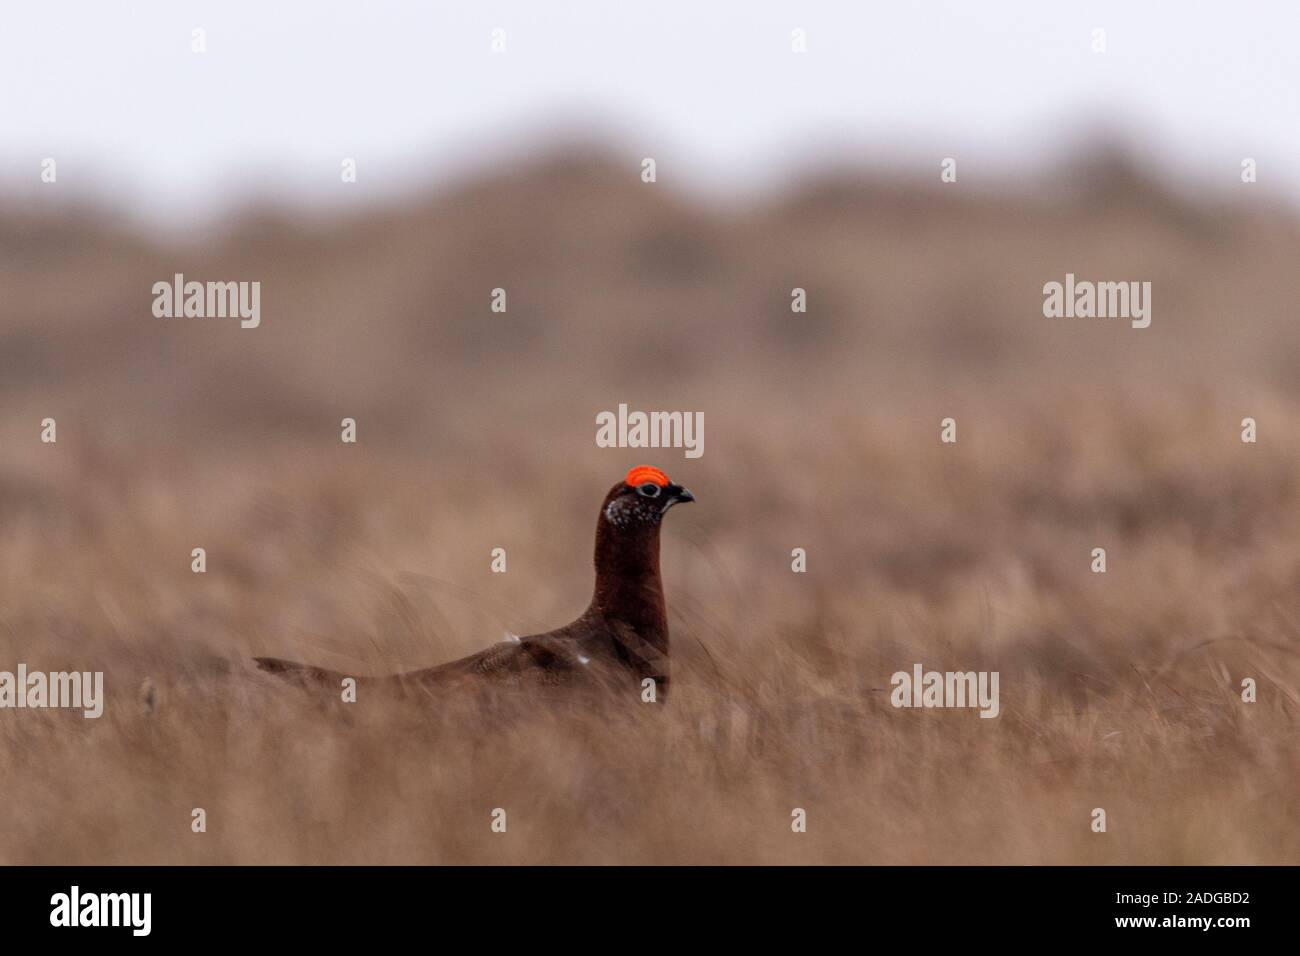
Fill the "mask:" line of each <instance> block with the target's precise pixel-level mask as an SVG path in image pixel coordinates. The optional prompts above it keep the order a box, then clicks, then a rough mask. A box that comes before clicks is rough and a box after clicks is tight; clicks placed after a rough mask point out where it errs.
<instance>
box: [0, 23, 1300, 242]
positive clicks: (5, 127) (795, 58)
mask: <svg viewBox="0 0 1300 956" xmlns="http://www.w3.org/2000/svg"><path fill="white" fill-rule="evenodd" d="M195 28H202V29H203V30H205V31H206V42H207V52H206V53H204V54H196V53H193V52H192V51H191V42H192V40H191V36H192V34H191V31H192V30H194V29H195ZM494 28H500V29H502V30H504V31H505V39H506V52H505V53H504V54H493V53H492V52H491V50H490V45H491V39H492V36H491V34H492V30H493V29H494ZM795 28H802V29H804V30H806V31H807V37H808V41H807V42H808V52H807V53H806V54H803V55H795V54H793V53H792V52H791V31H792V30H793V29H795ZM1094 28H1101V29H1104V30H1105V38H1106V52H1105V53H1104V54H1100V55H1099V54H1095V53H1093V52H1092V49H1091V44H1092V31H1093V30H1094ZM1298 51H1300V9H1298V8H1297V7H1296V6H1295V5H1294V3H1293V2H1290V0H1271V2H1250V0H1236V2H1232V3H1228V2H1221V3H1208V2H1186V0H1179V2H1163V3H1162V2H1151V0H1147V2H1142V0H1126V2H1092V3H1083V2H1054V0H1053V2H1046V0H980V2H969V3H957V2H952V3H940V2H907V0H894V2H851V0H841V2H838V3H828V2H807V0H805V2H761V0H748V2H707V0H686V2H679V0H654V2H648V3H642V4H633V3H631V2H623V0H620V2H614V0H568V2H565V0H528V2H525V0H511V2H485V0H468V2H463V3H452V2H438V0H357V2H337V0H313V2H306V0H282V2H277V3H271V2H265V0H262V2H257V0H216V2H197V0H196V2H184V0H148V2H134V3H132V2H118V0H85V2H67V3H58V2H52V0H51V2H43V3H18V2H14V0H11V2H7V3H5V4H4V8H3V12H2V13H0V188H3V189H4V191H5V192H6V193H10V194H14V193H17V194H19V195H23V196H34V197H36V198H37V199H39V197H40V196H41V195H42V194H41V193H40V192H39V190H40V189H41V188H42V185H41V184H40V181H39V175H40V162H41V160H42V159H43V158H45V157H53V158H55V159H56V161H57V163H58V177H59V182H58V187H66V188H67V190H68V191H69V193H70V194H76V193H78V192H81V191H91V192H99V193H101V194H105V195H108V196H110V197H111V198H112V200H113V201H114V202H115V203H117V204H118V205H120V206H122V207H124V208H127V209H131V210H134V211H137V212H139V213H141V214H142V215H144V216H147V217H159V216H161V217H166V216H168V215H172V214H176V213H179V214H182V215H192V214H195V213H202V212H206V211H216V210H220V209H222V208H224V207H226V206H228V205H229V204H230V203H231V202H232V201H235V200H238V199H239V198H240V197H242V196H246V195H249V194H257V193H260V194H270V195H274V196H279V197H287V198H291V199H296V200H302V201H307V202H316V201H321V200H326V201H328V200H335V201H355V200H356V199H364V198H365V197H373V196H374V195H377V194H383V193H388V192H392V191H399V190H401V189H402V188H403V187H405V186H408V185H409V184H410V183H411V182H412V181H413V180H417V179H419V180H430V181H435V182H436V181H439V180H441V179H445V178H446V177H448V176H454V175H456V174H457V173H458V172H460V171H462V170H464V169H465V168H467V167H472V166H473V165H475V164H476V163H479V162H482V161H484V160H493V161H504V160H508V159H509V158H511V157H512V156H516V155H518V153H519V152H520V150H521V149H523V148H526V147H527V146H528V145H529V144H532V143H536V142H539V141H544V140H545V139H546V137H547V136H548V135H551V134H552V133H553V131H554V130H555V129H556V128H557V127H562V126H564V125H573V124H579V125H581V124H590V125H591V126H593V127H594V128H596V129H598V130H600V131H601V132H602V134H603V135H606V136H608V137H609V139H610V141H611V143H612V144H614V145H615V146H617V147H618V148H620V149H623V150H625V151H626V152H627V153H628V154H629V155H634V156H641V155H646V156H654V157H656V159H657V161H658V163H659V179H660V182H664V181H669V182H672V181H675V180H680V181H682V182H686V183H689V184H691V185H692V186H694V187H696V188H702V189H706V190H712V191H716V192H718V193H720V194H724V193H726V192H728V191H731V192H734V191H736V190H742V191H743V190H746V189H749V188H754V187H762V186H764V185H767V184H769V183H771V182H772V181H773V180H780V179H781V178H783V177H787V176H789V175H790V174H791V173H792V172H793V171H794V170H796V169H797V168H798V167H800V166H803V165H806V164H809V163H815V162H818V161H822V160H824V159H825V158H826V157H827V156H828V155H831V154H834V155H838V156H842V157H845V158H847V159H849V160H856V159H861V160H862V161H863V162H865V163H875V164H879V163H886V164H888V163H890V162H899V161H902V160H903V157H906V161H908V162H913V161H914V162H925V163H931V162H933V163H934V164H935V168H936V170H937V163H938V161H939V159H941V158H942V157H944V156H953V157H956V158H957V159H958V163H959V170H960V172H961V174H962V175H963V176H964V177H975V178H976V179H978V178H979V177H980V176H982V175H993V174H995V173H996V174H1001V175H1005V174H1006V173H1007V172H1008V171H1012V172H1014V171H1016V170H1018V169H1020V168H1032V167H1033V166H1034V165H1035V164H1037V163H1039V162H1042V161H1043V160H1044V159H1045V158H1054V157H1059V156H1062V155H1063V154H1066V153H1068V151H1069V150H1070V148H1071V145H1072V143H1073V142H1075V141H1076V139H1077V137H1078V136H1081V135H1083V134H1084V132H1085V131H1086V130H1087V129H1088V128H1090V127H1091V125H1092V123H1094V122H1103V123H1108V124H1110V125H1112V126H1114V127H1116V128H1118V129H1121V130H1124V131H1126V132H1127V134H1128V135H1129V136H1130V137H1131V138H1132V139H1134V140H1135V141H1137V142H1138V143H1140V144H1144V147H1145V151H1147V153H1148V155H1149V156H1150V157H1151V159H1152V160H1153V161H1155V162H1158V163H1167V164H1170V166H1171V168H1172V167H1178V168H1180V169H1184V170H1187V171H1190V172H1192V173H1194V174H1196V175H1199V176H1204V177H1207V178H1208V179H1209V180H1211V181H1214V180H1218V179H1220V178H1222V179H1223V181H1224V184H1225V187H1230V186H1231V184H1232V183H1233V182H1234V181H1235V177H1236V176H1237V175H1238V171H1239V168H1240V162H1241V159H1242V158H1243V157H1246V156H1251V157H1254V158H1255V159H1256V160H1257V161H1258V163H1259V176H1260V186H1261V187H1262V188H1270V189H1272V188H1276V189H1282V190H1284V191H1285V192H1286V193H1287V194H1288V195H1289V196H1290V197H1291V198H1292V199H1296V198H1298V197H1300V99H1298V93H1297V90H1298V74H1300V52H1298ZM343 157H355V158H356V159H357V163H358V171H359V180H360V181H359V182H358V184H356V187H353V188H352V191H351V192H350V193H348V192H345V191H344V189H343V188H342V187H341V184H340V180H339V170H340V163H341V161H342V159H343ZM936 175H937V172H936Z"/></svg>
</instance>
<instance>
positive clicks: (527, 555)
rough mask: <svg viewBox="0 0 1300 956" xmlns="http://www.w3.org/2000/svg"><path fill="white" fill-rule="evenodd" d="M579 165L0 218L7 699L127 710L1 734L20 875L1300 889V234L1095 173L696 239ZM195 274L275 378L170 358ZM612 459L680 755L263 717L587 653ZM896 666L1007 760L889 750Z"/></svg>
mask: <svg viewBox="0 0 1300 956" xmlns="http://www.w3.org/2000/svg"><path fill="white" fill-rule="evenodd" d="M589 156H590V154H589V153H586V152H575V153H562V154H557V155H555V156H553V157H551V158H549V159H544V160H540V161H538V160H530V161H529V162H526V163H516V164H512V165H510V166H509V167H508V168H506V170H505V171H501V172H495V173H485V174H484V175H483V176H482V177H481V178H479V179H476V180H473V181H468V182H463V183H461V184H459V185H457V186H454V187H451V188H449V189H447V190H445V191H442V192H439V193H438V194H436V195H433V196H431V197H430V198H427V199H425V200H422V201H411V202H408V203H405V204H403V205H402V206H400V207H393V208H384V209H380V208H376V209H372V210H371V211H369V212H367V213H366V214H364V215H353V216H351V217H349V218H346V219H342V220H337V221H335V220H322V219H320V218H317V219H314V220H310V221H309V220H305V219H304V220H299V219H296V218H295V217H294V216H292V215H290V214H288V213H284V212H274V211H260V212H256V213H250V214H248V215H245V216H243V217H240V218H238V219H236V220H234V221H233V222H232V223H231V224H230V225H229V226H228V227H227V228H226V229H225V230H224V231H223V232H222V233H221V234H220V235H214V234H211V233H202V234H197V235H192V236H187V237H185V238H181V239H162V238H154V239H149V238H145V237H144V236H143V234H142V233H141V232H138V231H134V230H132V229H131V228H129V227H127V226H125V225H119V224H116V223H114V222H111V221H105V220H103V219H99V218H94V217H91V216H90V215H89V214H88V213H83V212H76V211H64V212H63V213H60V214H58V215H57V216H53V215H47V216H42V217H38V216H37V215H36V213H35V212H33V211H32V210H30V209H28V210H22V209H15V208H12V207H8V208H6V207H3V206H0V288H2V289H3V295H2V296H0V449H3V454H2V455H0V669H9V670H12V669H13V668H14V667H16V665H17V663H18V662H19V661H23V662H26V663H27V664H28V666H29V667H31V668H33V669H44V670H57V669H65V668H76V669H86V670H103V671H105V672H106V678H105V681H106V687H107V693H108V702H107V707H106V713H105V716H104V717H103V718H102V719H100V720H98V721H95V720H85V719H82V718H81V717H80V716H79V715H78V714H73V713H67V712H49V711H44V712H34V711H13V710H6V711H0V781H3V783H2V784H0V787H2V793H3V801H4V812H3V814H0V863H7V864H17V863H54V862H59V863H342V862H362V863H507V862H508V863H521V862H529V863H558V862H572V863H606V862H613V863H779V862H790V863H817V862H821V863H852V862H867V863H983V862H997V863H1088V864H1101V863H1174V864H1183V863H1266V862H1269V863H1298V862H1300V824H1298V821H1300V792H1298V789H1297V788H1298V786H1300V733H1298V732H1300V479H1298V478H1297V461H1298V460H1300V455H1298V453H1300V427H1297V423H1298V422H1300V375H1297V370H1298V369H1300V323H1298V322H1297V311H1296V309H1297V306H1296V303H1297V302H1300V272H1297V270H1296V269H1295V263H1296V262H1297V261H1300V229H1297V220H1296V218H1295V216H1294V215H1293V214H1292V213H1291V212H1289V211H1285V210H1280V209H1279V208H1278V207H1277V206H1276V205H1270V204H1269V203H1268V202H1267V201H1265V200H1264V199H1256V198H1255V197H1256V195H1261V194H1256V193H1254V192H1253V191H1252V190H1253V189H1254V188H1255V187H1243V186H1237V187H1236V188H1237V191H1225V192H1224V193H1222V194H1220V195H1217V196H1213V197H1210V198H1205V197H1200V198H1197V199H1195V200H1189V199H1185V198H1181V197H1178V196H1173V195H1171V194H1169V193H1167V192H1166V191H1164V190H1163V189H1162V188H1161V187H1160V186H1159V185H1157V184H1155V183H1153V182H1152V181H1150V180H1149V179H1147V178H1146V177H1144V176H1143V175H1141V174H1140V173H1139V172H1136V171H1134V170H1133V169H1132V168H1131V167H1130V166H1129V165H1128V164H1126V163H1125V162H1124V161H1123V160H1122V159H1119V158H1116V157H1114V156H1103V157H1101V158H1100V159H1099V160H1097V161H1094V162H1092V163H1090V164H1085V165H1084V166H1082V167H1080V168H1079V169H1076V170H1072V171H1070V173H1069V174H1068V175H1067V176H1065V177H1064V178H1063V181H1062V182H1057V183H1042V184H1039V185H1037V186H1035V187H1034V188H1032V189H1031V188H1027V187H1023V186H1017V187H1010V186H1008V187H1006V188H1003V189H993V188H989V189H985V190H981V189H978V188H976V187H974V186H966V185H963V186H962V187H961V188H960V189H958V188H957V187H950V186H943V185H941V184H940V183H939V182H938V177H937V174H936V176H935V177H934V182H933V183H931V182H929V181H926V182H908V181H902V180H898V179H896V178H890V177H886V176H883V175H878V174H874V173H873V174H860V175H849V174H845V175H829V174H828V175H827V176H825V177H824V178H822V179H820V180H818V181H816V182H814V183H811V184H805V185H803V186H801V187H798V188H797V189H795V190H793V191H791V192H789V193H786V194H782V195H778V196H774V197H769V198H767V199H765V200H763V201H761V202H758V203H754V204H752V205H748V206H745V207H727V208H715V207H712V206H710V205H708V204H707V203H705V202H703V201H701V200H699V199H697V198H696V197H691V196H686V195H682V194H675V193H674V192H672V190H671V189H670V188H669V187H667V186H665V185H663V184H660V185H656V186H646V185H643V184H641V183H640V182H639V181H638V180H637V175H636V173H637V169H638V167H637V165H636V163H635V162H634V161H632V160H630V159H626V158H623V157H618V158H610V157H607V156H605V157H601V158H598V159H591V158H589ZM174 272H184V273H185V274H186V276H187V277H191V278H194V279H199V280H205V279H239V280H259V281H261V282H262V285H263V296H262V309H263V319H262V326H261V328H260V329H257V330H241V329H240V328H238V325H237V323H235V322H232V321H229V320H227V321H224V322H223V321H221V320H216V321H209V320H197V319H193V320H183V319H175V320H159V319H154V318H153V317H152V316H151V315H150V303H151V296H150V286H151V284H152V283H153V282H155V281H157V280H160V279H168V278H170V276H171V275H172V274H173V273H174ZM1066 272H1074V273H1075V274H1076V275H1078V276H1080V277H1082V278H1092V279H1108V280H1129V279H1132V280H1150V281H1151V282H1152V283H1153V286H1154V289H1153V305H1154V319H1153V322H1152V326H1151V328H1150V329H1147V330H1133V329H1130V328H1129V327H1128V325H1127V323H1126V322H1123V321H1109V322H1108V321H1105V320H1048V319H1044V318H1043V316H1042V311H1041V310H1042V293H1041V288H1042V285H1043V283H1045V282H1048V281H1052V280H1057V281H1060V280H1061V279H1062V278H1063V277H1064V275H1065V273H1066ZM497 286H503V287H505V288H506V289H507V291H508V295H509V311H508V313H507V314H505V315H494V314H492V313H491V312H489V310H488V305H489V296H490V292H491V290H492V289H493V288H494V287H497ZM794 286H801V287H804V288H806V289H808V294H809V303H810V312H809V314H807V315H793V314H791V313H790V311H789V300H790V290H791V288H792V287H794ZM620 401H626V402H628V403H629V404H631V405H632V406H633V407H637V408H643V409H655V408H665V409H689V410H699V411H703V412H704V413H705V417H706V421H707V430H706V446H705V447H706V454H705V455H704V457H703V458H702V459H699V460H698V461H687V460H685V459H684V458H683V456H682V453H681V452H680V451H662V452H658V453H644V452H640V451H627V452H622V451H610V450H601V449H597V448H596V447H595V442H594V434H595V415H596V413H597V412H598V411H601V410H603V409H613V408H615V407H616V406H617V403H618V402H620ZM1247 415H1249V416H1253V417H1254V418H1256V419H1257V420H1258V422H1259V435H1260V438H1259V442H1258V444H1255V445H1245V444H1242V443H1241V441H1240V440H1239V430H1240V425H1239V423H1240V420H1241V419H1242V418H1243V417H1245V416H1247ZM46 416H53V417H55V418H56V419H57V420H58V439H59V440H58V443H57V444H56V445H43V444H41V443H40V442H39V440H38V436H39V423H40V420H41V419H42V418H44V417H46ZM344 416H352V417H355V418H356V419H357V421H358V432H359V436H360V441H359V444H357V445H355V446H348V445H344V444H342V443H340V441H339V420H340V419H341V418H342V417H344ZM945 416H952V417H954V418H956V419H957V422H958V436H959V441H958V443H957V444H956V445H955V446H944V445H941V444H940V443H939V440H938V435H939V421H940V419H941V418H943V417H945ZM641 461H647V462H649V463H651V464H655V465H658V466H660V467H662V468H664V469H665V470H666V471H667V472H668V473H669V474H670V475H671V476H672V477H673V478H674V479H675V480H677V481H679V482H681V483H682V484H685V485H686V486H688V487H689V488H690V489H691V490H692V491H693V492H694V493H695V495H696V498H697V499H698V501H697V503H696V504H693V505H690V506H689V507H687V508H681V509H677V510H674V512H673V513H672V514H671V515H670V516H669V517H668V520H667V521H666V523H665V527H664V530H663V555H662V564H663V572H664V580H665V586H666V589H667V599H668V609H669V621H670V625H671V629H672V642H673V686H672V693H671V695H670V699H669V701H668V703H667V704H666V705H665V706H661V707H660V706H656V707H650V706H644V707H636V708H631V709H630V710H627V709H624V710H617V711H615V712H612V713H604V712H597V711H594V710H592V709H590V708H584V707H581V706H569V707H565V706H560V707H548V708H545V709H536V710H529V709H527V708H511V709H510V710H508V711H506V710H484V709H483V708H482V707H480V706H478V705H477V704H475V703H474V702H472V701H470V700H468V699H462V698H460V697H455V696H453V697H449V699H447V700H445V701H438V702H437V703H436V704H428V705H423V704H416V705H412V704H409V703H408V704H388V703H386V702H385V701H384V700H382V699H380V697H379V696H378V695H369V696H367V695H366V692H365V688H363V690H362V697H361V699H360V701H359V702H358V703H357V704H355V705H351V706H347V707H345V706H344V705H342V704H337V705H333V704H328V703H322V702H320V701H319V700H317V699H314V698H312V697H310V696H309V695H308V694H305V693H303V692H302V691H299V690H296V689H294V688H290V687H286V686H285V685H283V684H282V683H280V682H278V681H276V680H274V679H273V678H271V677H268V676H266V675H263V674H260V673H257V672H256V670H255V669H254V667H253V666H252V664H251V658H252V657H253V656H255V655H275V656H281V657H288V658H292V659H296V660H309V661H312V662H315V663H319V664H322V665H324V666H329V667H333V668H337V669H340V670H345V671H355V672H356V673H358V674H362V673H364V674H377V673H386V672H393V671H398V670H408V669H413V668H418V667H422V666H427V665H429V664H434V663H438V662H440V661H444V660H449V659H451V658H453V657H456V656H460V655H464V654H468V653H470V652H472V651H475V650H477V649H479V648H482V647H485V646H487V645H488V644H490V643H492V642H493V641H496V640H499V639H500V638H501V636H502V634H503V632H505V631H512V632H515V633H527V632H529V631H538V630H546V629H549V628H551V627H554V626H556V625H559V624H563V623H565V622H567V621H569V620H571V619H572V618H573V617H574V616H575V615H576V614H577V613H578V612H579V611H581V609H582V608H583V607H584V606H585V604H586V602H587V600H588V598H589V596H590V588H591V537H592V531H593V526H594V521H595V512H596V508H597V506H598V504H599V501H600V498H601V495H602V494H603V493H604V492H605V490H606V489H607V488H608V487H609V486H610V484H611V482H612V481H614V480H616V479H617V478H618V477H619V476H620V475H621V474H622V473H623V472H624V471H625V470H626V469H627V468H628V467H629V466H630V465H632V464H637V463H639V462H641ZM199 546H201V547H204V548H206V549H207V554H208V568H209V570H208V572H207V573H206V574H204V575H196V574H193V573H191V571H190V569H189V566H190V557H189V555H190V551H191V549H192V548H194V547H199ZM1099 546H1100V547H1105V548H1106V549H1107V553H1108V564H1109V571H1108V573H1106V574H1104V575H1094V574H1092V573H1090V571H1089V552H1090V551H1091V549H1092V548H1093V547H1099ZM494 547H503V548H505V549H506V550H507V553H508V561H509V571H508V573H506V574H492V573H491V572H490V570H489V562H490V552H491V549H492V548H494ZM794 547H803V548H806V549H807V552H808V572H807V573H806V574H802V575H800V574H793V573H791V570H790V550H791V549H792V548H794ZM914 662H920V663H922V664H924V665H925V666H926V667H928V668H934V669H939V670H957V669H961V670H965V669H990V670H998V671H1000V672H1001V695H1002V700H1001V704H1002V715H1001V716H1000V717H999V718H998V719H996V720H981V719H979V718H978V717H977V715H976V713H975V712H974V711H919V710H895V709H894V708H892V707H891V706H889V701H888V690H889V685H888V681H889V675H890V674H891V673H892V672H894V671H896V670H900V669H908V668H910V667H911V665H912V664H913V663H914ZM1244 677H1253V678H1255V679H1256V680H1257V681H1258V685H1259V702H1258V703H1255V704H1251V705H1248V704H1243V703H1242V702H1241V701H1240V696H1239V695H1240V686H1239V685H1240V682H1241V680H1242V678H1244ZM146 678H151V679H152V681H153V682H154V684H155V685H156V707H155V708H154V710H153V712H152V714H149V713H147V710H148V708H147V707H146V706H145V703H144V697H145V693H144V692H142V690H141V685H142V683H143V682H144V681H145V679H146ZM195 807H203V808H204V809H205V810H206V811H207V819H208V832H207V833H204V834H194V833H192V832H191V831H190V819H191V817H190V813H191V810H192V809H193V808H195ZM496 807H502V808H505V809H506V811H507V813H508V821H509V828H508V832H507V833H506V834H493V833H491V832H490V830H489V823H490V814H491V811H492V810H493V808H496ZM794 807H803V808H805V809H806V810H807V812H808V832H807V833H806V834H802V835H797V834H794V833H792V832H791V831H790V812H791V809H792V808H794ZM1094 807H1104V808H1105V809H1106V811H1107V813H1108V816H1109V832H1108V833H1106V834H1104V835H1098V834H1093V833H1092V832H1090V829H1089V822H1090V816H1089V814H1090V811H1091V810H1092V808H1094Z"/></svg>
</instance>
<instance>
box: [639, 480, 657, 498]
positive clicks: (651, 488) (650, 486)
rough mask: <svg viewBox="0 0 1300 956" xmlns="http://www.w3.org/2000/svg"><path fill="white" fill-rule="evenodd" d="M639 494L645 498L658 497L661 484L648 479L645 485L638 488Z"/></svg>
mask: <svg viewBox="0 0 1300 956" xmlns="http://www.w3.org/2000/svg"><path fill="white" fill-rule="evenodd" d="M637 494H639V495H641V496H642V497H645V498H658V497H659V486H658V485H656V484H655V483H654V482H653V481H647V482H646V483H645V484H644V485H641V486H639V487H638V488H637Z"/></svg>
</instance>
